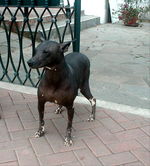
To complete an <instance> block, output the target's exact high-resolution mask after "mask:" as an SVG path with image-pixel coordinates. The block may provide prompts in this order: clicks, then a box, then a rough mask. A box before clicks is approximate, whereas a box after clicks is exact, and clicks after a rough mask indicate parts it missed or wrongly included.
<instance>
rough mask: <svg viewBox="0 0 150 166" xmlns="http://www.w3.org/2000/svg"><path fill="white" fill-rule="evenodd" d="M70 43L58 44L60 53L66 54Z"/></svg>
mask: <svg viewBox="0 0 150 166" xmlns="http://www.w3.org/2000/svg"><path fill="white" fill-rule="evenodd" d="M71 42H72V41H69V42H64V43H60V49H61V50H62V52H67V51H68V48H69V46H70V44H71Z"/></svg>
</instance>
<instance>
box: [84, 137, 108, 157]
mask: <svg viewBox="0 0 150 166" xmlns="http://www.w3.org/2000/svg"><path fill="white" fill-rule="evenodd" d="M84 141H85V143H86V145H87V146H88V148H90V149H91V151H92V152H93V154H94V155H95V156H96V157H100V156H105V155H109V154H111V152H110V151H109V149H108V148H107V147H106V146H105V145H104V144H103V143H102V142H101V141H100V140H99V139H98V137H93V138H92V139H91V138H84Z"/></svg>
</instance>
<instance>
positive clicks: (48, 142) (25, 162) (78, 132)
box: [0, 89, 150, 166]
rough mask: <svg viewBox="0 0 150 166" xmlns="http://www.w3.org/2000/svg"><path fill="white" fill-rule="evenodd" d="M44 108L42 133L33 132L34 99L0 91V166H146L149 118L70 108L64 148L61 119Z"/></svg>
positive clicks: (149, 144)
mask: <svg viewBox="0 0 150 166" xmlns="http://www.w3.org/2000/svg"><path fill="white" fill-rule="evenodd" d="M55 108H56V106H55V105H52V104H47V105H46V110H45V121H46V125H45V128H46V134H45V136H44V137H41V138H34V133H35V132H36V130H37V128H38V111H37V99H36V96H32V95H26V94H22V93H17V92H12V91H7V90H3V89H0V114H1V118H2V119H1V120H0V166H18V165H19V166H39V165H41V166H52V165H58V166H82V165H84V166H119V165H120V166H150V153H149V151H150V119H147V118H143V117H140V116H137V115H136V116H135V115H132V114H125V113H119V112H117V111H112V110H106V109H102V108H97V114H96V121H95V122H86V121H85V120H86V119H87V118H88V116H89V113H90V112H89V108H90V107H89V106H87V105H83V104H75V117H74V123H73V127H74V130H73V140H74V145H73V146H72V147H65V146H64V144H63V138H64V135H65V130H66V125H67V120H66V119H67V117H66V112H65V111H64V112H63V113H62V115H56V114H55V113H54V110H55Z"/></svg>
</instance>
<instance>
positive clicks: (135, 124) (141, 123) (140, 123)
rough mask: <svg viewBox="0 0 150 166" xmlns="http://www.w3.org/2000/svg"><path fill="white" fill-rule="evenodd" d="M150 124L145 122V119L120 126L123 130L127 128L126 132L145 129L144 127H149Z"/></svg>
mask: <svg viewBox="0 0 150 166" xmlns="http://www.w3.org/2000/svg"><path fill="white" fill-rule="evenodd" d="M149 124H150V122H148V121H145V120H143V119H142V120H141V119H136V120H133V121H128V122H122V123H120V125H121V126H122V127H123V128H125V129H126V130H129V129H134V128H139V127H143V126H146V125H149Z"/></svg>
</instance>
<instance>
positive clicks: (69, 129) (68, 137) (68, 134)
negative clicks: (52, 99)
mask: <svg viewBox="0 0 150 166" xmlns="http://www.w3.org/2000/svg"><path fill="white" fill-rule="evenodd" d="M66 108H67V114H68V126H67V131H66V137H65V142H64V144H65V145H66V146H70V145H72V144H73V142H72V137H71V132H72V121H73V116H74V108H73V106H70V107H66Z"/></svg>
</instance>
